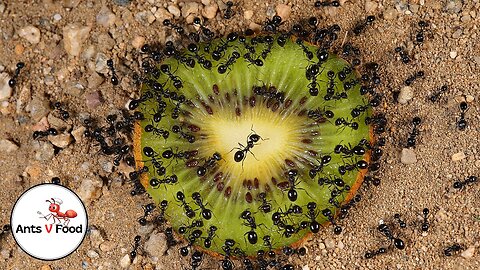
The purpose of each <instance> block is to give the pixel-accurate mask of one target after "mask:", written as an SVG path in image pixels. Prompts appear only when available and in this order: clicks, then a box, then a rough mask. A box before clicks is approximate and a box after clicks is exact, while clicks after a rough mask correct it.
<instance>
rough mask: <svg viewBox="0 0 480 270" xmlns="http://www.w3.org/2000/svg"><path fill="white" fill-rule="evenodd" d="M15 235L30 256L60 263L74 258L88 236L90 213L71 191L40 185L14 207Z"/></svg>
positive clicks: (20, 199) (56, 186)
mask: <svg viewBox="0 0 480 270" xmlns="http://www.w3.org/2000/svg"><path fill="white" fill-rule="evenodd" d="M10 225H11V229H12V234H13V237H14V239H15V241H16V242H17V244H18V245H19V246H20V248H21V249H22V250H23V251H25V252H26V253H27V254H29V255H30V256H32V257H34V258H36V259H40V260H47V261H51V260H58V259H61V258H63V257H66V256H68V255H70V254H71V253H72V252H74V251H75V250H76V249H77V248H78V247H79V246H80V244H81V243H82V241H83V239H84V238H85V234H86V232H87V226H88V219H87V211H86V209H85V206H84V205H83V203H82V201H81V200H80V198H79V197H78V196H77V194H75V193H74V192H73V191H71V190H70V189H68V188H66V187H64V186H61V185H55V184H40V185H37V186H33V187H31V188H30V189H28V190H27V191H25V192H24V193H23V194H22V195H21V196H20V198H18V200H17V202H16V203H15V205H14V206H13V209H12V215H11V217H10Z"/></svg>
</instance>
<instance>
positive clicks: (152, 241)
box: [145, 233, 167, 257]
mask: <svg viewBox="0 0 480 270" xmlns="http://www.w3.org/2000/svg"><path fill="white" fill-rule="evenodd" d="M145 251H146V252H147V253H148V254H149V255H150V256H151V257H160V256H163V254H165V252H166V251H167V241H166V238H165V234H163V233H153V234H151V235H150V237H149V238H148V240H147V241H146V242H145Z"/></svg>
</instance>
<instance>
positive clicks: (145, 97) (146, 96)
mask: <svg viewBox="0 0 480 270" xmlns="http://www.w3.org/2000/svg"><path fill="white" fill-rule="evenodd" d="M152 97H153V94H152V92H150V91H148V92H145V93H144V94H142V96H141V97H140V98H139V99H132V100H131V101H130V103H129V104H128V109H129V110H132V111H133V110H135V109H136V108H137V107H138V106H139V105H140V103H143V102H145V101H147V100H149V99H151V98H152Z"/></svg>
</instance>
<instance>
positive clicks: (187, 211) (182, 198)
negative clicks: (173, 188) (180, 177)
mask: <svg viewBox="0 0 480 270" xmlns="http://www.w3.org/2000/svg"><path fill="white" fill-rule="evenodd" d="M176 197H177V200H178V201H180V202H181V203H182V206H183V209H184V210H185V214H186V215H187V217H188V218H194V217H195V211H193V210H192V208H191V207H190V206H189V205H188V204H187V202H186V201H185V195H184V194H183V192H181V191H178V192H177V196H176Z"/></svg>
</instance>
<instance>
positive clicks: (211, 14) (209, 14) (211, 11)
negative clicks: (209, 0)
mask: <svg viewBox="0 0 480 270" xmlns="http://www.w3.org/2000/svg"><path fill="white" fill-rule="evenodd" d="M217 12H218V5H217V4H216V3H213V4H211V5H207V6H205V7H204V8H203V10H202V16H203V17H205V18H207V19H213V18H215V16H216V15H217Z"/></svg>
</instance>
